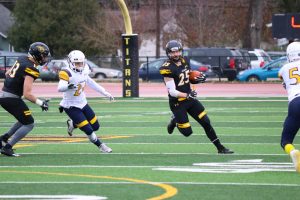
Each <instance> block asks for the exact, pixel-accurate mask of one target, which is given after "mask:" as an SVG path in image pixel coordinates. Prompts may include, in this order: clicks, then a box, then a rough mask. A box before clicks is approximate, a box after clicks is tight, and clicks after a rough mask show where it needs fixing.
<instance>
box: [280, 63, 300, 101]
mask: <svg viewBox="0 0 300 200" xmlns="http://www.w3.org/2000/svg"><path fill="white" fill-rule="evenodd" d="M278 75H279V76H280V77H282V79H283V81H284V83H285V85H286V90H287V93H288V99H289V102H290V101H292V100H293V99H294V98H296V97H298V96H300V61H296V62H291V63H287V64H285V65H284V66H283V67H282V68H281V69H280V70H279V72H278Z"/></svg>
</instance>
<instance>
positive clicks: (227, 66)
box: [183, 47, 244, 81]
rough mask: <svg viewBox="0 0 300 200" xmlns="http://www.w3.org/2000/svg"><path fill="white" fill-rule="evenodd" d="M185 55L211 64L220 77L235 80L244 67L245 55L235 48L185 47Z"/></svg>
mask: <svg viewBox="0 0 300 200" xmlns="http://www.w3.org/2000/svg"><path fill="white" fill-rule="evenodd" d="M183 52H184V55H185V56H188V57H189V58H191V59H194V60H196V61H198V62H201V63H204V64H209V65H211V66H212V70H213V71H214V72H215V73H216V74H217V75H218V76H219V77H220V78H227V79H228V80H229V81H233V80H234V79H235V78H236V75H237V73H238V72H239V71H241V70H244V69H243V64H242V63H243V56H242V54H241V53H240V52H238V51H237V50H236V49H233V48H221V47H203V48H188V49H184V51H183Z"/></svg>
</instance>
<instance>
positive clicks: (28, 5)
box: [8, 0, 111, 57]
mask: <svg viewBox="0 0 300 200" xmlns="http://www.w3.org/2000/svg"><path fill="white" fill-rule="evenodd" d="M101 12H102V10H101V8H100V6H99V4H98V2H97V1H95V0H85V1H82V0H72V1H60V0H30V1H27V0H18V1H16V6H15V9H14V10H13V16H14V18H15V24H14V26H13V27H12V29H11V30H10V31H9V33H8V38H9V40H10V42H11V43H12V44H13V45H14V47H15V49H16V50H18V51H27V48H28V47H29V45H30V44H31V43H32V42H35V41H41V42H45V43H46V44H48V45H49V47H50V49H51V51H52V53H53V54H54V56H55V57H62V56H65V55H67V53H68V52H69V51H71V50H73V49H80V50H82V51H83V52H85V53H86V54H87V55H95V54H98V53H105V52H107V49H110V48H101V46H98V45H95V44H99V45H100V44H101V43H99V42H95V40H99V38H97V37H96V38H95V37H93V35H91V31H90V30H96V31H97V33H102V32H107V31H106V30H105V27H106V25H105V19H104V16H103V15H101ZM99 17H103V18H102V19H103V23H101V20H99ZM103 24H104V25H103ZM99 35H100V34H99ZM104 35H106V34H104ZM100 39H104V40H105V38H103V37H102V38H100ZM106 41H107V40H106ZM109 42H111V40H109ZM106 47H107V46H106Z"/></svg>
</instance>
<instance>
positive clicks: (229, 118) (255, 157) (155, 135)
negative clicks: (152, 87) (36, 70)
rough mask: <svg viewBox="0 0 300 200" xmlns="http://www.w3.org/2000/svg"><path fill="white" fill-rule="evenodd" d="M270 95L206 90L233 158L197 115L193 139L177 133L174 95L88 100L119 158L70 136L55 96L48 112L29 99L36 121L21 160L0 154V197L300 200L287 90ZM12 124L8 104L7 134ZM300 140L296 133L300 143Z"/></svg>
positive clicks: (0, 124) (2, 125) (0, 116)
mask: <svg viewBox="0 0 300 200" xmlns="http://www.w3.org/2000/svg"><path fill="white" fill-rule="evenodd" d="M50 85H51V84H50ZM207 85H214V84H207ZM223 85H224V84H223ZM226 85H227V84H226ZM233 85H234V84H233ZM233 85H230V84H229V86H232V87H234V86H233ZM243 86H245V85H243ZM257 86H258V85H257ZM53 87H55V86H53ZM212 87H213V86H212ZM227 87H228V85H227ZM273 87H275V88H277V87H279V85H278V84H273ZM142 88H143V87H141V88H140V89H142ZM203 88H205V87H203ZM257 88H258V87H257ZM278 89H279V90H281V88H278ZM51 90H52V89H50V91H51ZM198 90H199V92H198V93H200V91H201V88H200V89H198ZM224 90H225V89H223V90H222V89H221V88H220V91H224ZM230 90H231V89H230ZM273 90H274V91H275V89H273ZM273 90H271V91H273ZM245 91H247V90H245ZM259 91H261V90H257V91H256V92H259ZM164 92H165V91H164ZM268 92H269V91H266V92H261V93H262V94H263V95H262V96H260V97H258V96H256V97H255V95H254V96H252V97H251V96H250V97H228V96H227V95H225V96H226V97H211V96H209V95H207V96H205V95H204V96H202V95H199V96H200V97H199V99H200V100H201V101H202V102H203V104H204V106H205V107H206V110H207V112H208V115H209V117H210V119H211V121H212V123H213V126H214V128H215V129H216V132H217V134H218V135H219V137H220V139H221V141H223V143H224V144H225V145H226V146H228V147H229V148H232V149H233V150H234V151H235V154H233V155H218V154H217V153H216V149H215V148H214V147H213V145H212V144H211V143H210V142H209V140H208V139H207V137H206V136H205V135H204V131H203V129H202V128H200V127H199V126H198V125H197V124H196V123H195V121H194V120H192V119H191V122H192V123H191V124H192V127H193V131H194V133H193V135H192V136H191V137H188V138H185V137H183V136H182V135H180V133H179V132H178V131H177V130H176V131H175V132H174V133H173V134H172V135H169V134H168V133H167V131H166V124H167V122H168V120H169V117H170V111H169V108H168V102H167V98H165V97H146V96H147V95H146V96H145V97H144V98H133V99H124V98H117V99H116V102H113V103H108V102H107V101H106V100H105V99H104V98H90V99H89V102H90V105H91V106H92V107H93V108H94V110H95V111H96V113H97V115H98V118H99V119H100V122H101V129H100V131H98V133H97V135H98V136H99V137H100V138H101V139H102V140H103V141H104V142H105V143H107V144H108V145H109V146H110V147H112V149H113V153H111V154H101V153H100V152H99V150H98V149H97V148H96V147H94V146H93V145H92V144H90V143H88V141H87V139H86V138H85V137H84V134H83V133H81V132H80V131H79V130H76V131H75V135H74V136H73V137H68V136H67V134H66V123H65V122H66V119H67V117H66V115H65V114H60V113H59V112H58V110H57V105H58V103H59V99H58V98H55V97H52V99H51V102H50V110H49V112H48V113H43V112H41V111H40V108H38V107H37V106H35V105H33V104H31V103H28V105H30V107H31V109H32V111H33V115H34V117H35V123H36V127H35V128H34V129H33V131H32V132H31V133H30V134H29V135H28V136H27V137H26V138H25V139H24V140H23V141H22V142H21V143H19V144H18V145H17V146H16V152H17V153H19V154H20V155H21V156H20V157H17V158H9V157H4V156H2V155H1V156H0V177H1V179H0V199H128V200H129V199H130V200H131V199H153V200H154V199H156V200H160V199H221V200H222V199H226V200H227V199H228V200H229V199H230V200H232V199H239V200H246V199H261V200H265V199H275V200H277V199H278V200H279V199H287V198H297V196H300V190H299V189H300V182H299V180H300V179H299V174H297V173H296V172H294V168H293V166H292V163H291V161H290V159H289V157H288V156H287V155H285V154H284V152H283V150H282V149H281V148H280V145H279V142H280V135H281V129H282V122H283V120H284V118H285V116H286V114H287V98H286V97H285V96H284V91H283V92H282V91H279V92H278V93H276V94H274V95H270V96H271V97H267V94H268ZM204 93H205V92H204ZM204 93H201V94H204ZM228 93H230V92H228V90H227V94H228ZM253 93H254V92H252V93H251V94H253ZM40 95H41V94H40ZM219 95H221V92H220V93H219ZM231 95H232V94H231ZM50 96H52V95H50ZM53 96H54V95H53ZM115 96H118V95H115ZM13 122H14V119H13V118H12V117H10V116H7V114H6V113H5V112H4V110H3V109H2V108H1V109H0V131H1V132H2V133H3V132H5V131H6V130H7V129H8V128H9V127H10V126H11V124H12V123H13ZM299 141H300V139H299V137H297V138H296V141H295V144H296V147H298V148H299V147H300V146H299Z"/></svg>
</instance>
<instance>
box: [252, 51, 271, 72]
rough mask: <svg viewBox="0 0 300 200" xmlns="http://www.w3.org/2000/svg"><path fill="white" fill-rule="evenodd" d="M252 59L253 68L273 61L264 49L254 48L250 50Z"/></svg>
mask: <svg viewBox="0 0 300 200" xmlns="http://www.w3.org/2000/svg"><path fill="white" fill-rule="evenodd" d="M249 54H250V59H251V69H254V68H260V67H263V66H264V65H265V64H267V63H269V62H270V61H271V58H270V56H269V55H268V54H267V53H266V52H265V51H264V50H262V49H253V50H250V51H249Z"/></svg>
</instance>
